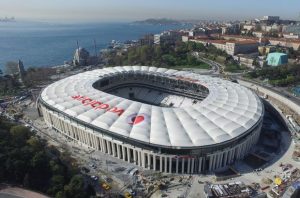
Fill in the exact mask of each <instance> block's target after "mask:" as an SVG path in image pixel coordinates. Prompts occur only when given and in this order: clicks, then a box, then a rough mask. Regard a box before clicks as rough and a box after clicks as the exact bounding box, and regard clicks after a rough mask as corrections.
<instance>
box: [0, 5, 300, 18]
mask: <svg viewBox="0 0 300 198" xmlns="http://www.w3.org/2000/svg"><path fill="white" fill-rule="evenodd" d="M264 15H276V16H280V17H281V18H284V19H296V20H300V0H0V18H1V17H5V16H7V17H11V16H14V17H16V18H17V19H18V20H35V21H61V22H62V21H66V22H67V21H73V22H76V21H78V22H84V21H89V22H94V21H101V22H102V21H103V22H105V21H107V22H111V21H116V22H121V21H133V20H143V19H147V18H172V19H204V20H207V19H213V20H236V19H239V20H244V19H251V18H259V17H261V16H264Z"/></svg>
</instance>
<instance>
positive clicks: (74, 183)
mask: <svg viewBox="0 0 300 198" xmlns="http://www.w3.org/2000/svg"><path fill="white" fill-rule="evenodd" d="M65 159H66V157H65V156H64V154H62V153H60V152H59V151H58V150H56V149H55V148H54V147H49V146H47V144H46V142H45V141H43V140H41V139H39V138H37V137H36V136H34V134H33V133H32V132H31V131H30V130H29V129H28V128H26V127H24V126H20V125H16V124H13V123H10V122H9V121H7V120H5V119H4V118H2V117H1V118H0V182H2V183H10V184H15V185H18V186H21V187H25V188H28V189H32V190H36V191H39V192H42V193H46V194H48V195H50V196H53V197H58V198H84V197H90V196H92V195H95V191H94V189H93V188H92V186H90V185H87V184H86V183H85V182H84V178H83V176H81V175H80V174H78V173H79V170H78V168H77V167H76V166H72V165H70V164H69V161H67V160H65Z"/></svg>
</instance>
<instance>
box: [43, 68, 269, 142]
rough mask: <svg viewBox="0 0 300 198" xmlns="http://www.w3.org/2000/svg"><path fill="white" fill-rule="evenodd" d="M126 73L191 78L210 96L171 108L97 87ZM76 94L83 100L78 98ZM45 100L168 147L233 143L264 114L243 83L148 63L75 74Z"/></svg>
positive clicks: (91, 121) (122, 134) (57, 84)
mask: <svg viewBox="0 0 300 198" xmlns="http://www.w3.org/2000/svg"><path fill="white" fill-rule="evenodd" d="M124 71H127V72H146V73H147V72H151V73H156V74H157V75H161V76H165V77H170V78H171V77H172V78H173V77H175V78H177V79H188V80H191V81H193V82H194V83H198V84H202V85H205V86H206V87H207V88H208V90H209V94H208V96H207V97H206V98H205V99H204V100H203V101H201V102H198V103H197V104H194V105H191V106H184V107H177V108H166V107H158V106H152V105H148V104H143V103H140V102H136V101H132V100H128V99H125V98H121V97H118V96H115V95H111V94H109V93H106V92H103V91H100V90H97V89H95V88H94V87H93V84H94V83H95V82H97V81H98V80H100V79H101V78H102V77H101V76H111V75H115V74H121V73H122V72H124ZM76 97H83V98H79V99H80V100H79V99H78V100H77V98H76ZM74 98H75V99H74ZM41 99H42V100H43V101H44V103H45V104H47V105H49V106H51V107H53V108H56V109H57V110H58V111H61V112H64V113H65V114H67V115H69V116H70V117H74V118H76V119H78V120H80V121H82V122H85V123H86V124H90V125H93V126H95V127H97V128H101V129H104V130H109V131H110V132H111V133H113V134H115V135H119V136H120V137H124V138H130V139H132V140H138V141H141V142H144V143H147V144H154V145H160V146H167V147H169V146H172V147H194V146H206V145H211V144H218V143H222V142H225V141H228V140H230V139H232V138H236V137H238V136H240V135H242V134H243V133H246V132H247V131H249V130H250V129H251V128H252V127H253V126H255V125H256V123H258V122H259V120H260V119H261V117H262V114H263V108H262V103H261V101H260V99H259V98H258V96H257V95H256V94H254V93H253V92H252V91H250V90H248V89H247V88H245V87H242V86H240V85H239V84H236V83H232V82H229V81H225V80H222V79H219V78H213V77H209V76H202V75H198V74H194V73H191V72H187V71H176V70H173V69H166V68H156V67H147V66H123V67H122V66H118V67H108V68H104V69H98V70H93V71H87V72H84V73H80V74H77V75H74V76H70V77H68V78H65V79H62V80H60V81H57V82H55V83H53V84H51V85H49V86H48V87H46V88H45V89H44V91H43V92H42V94H41ZM99 101H101V102H100V103H101V104H100V103H99ZM97 102H98V103H97ZM104 107H105V108H104ZM121 110H123V111H121Z"/></svg>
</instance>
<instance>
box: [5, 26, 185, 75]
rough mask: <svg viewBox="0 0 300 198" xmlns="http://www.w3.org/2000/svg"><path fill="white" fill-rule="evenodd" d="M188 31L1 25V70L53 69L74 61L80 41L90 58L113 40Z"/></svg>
mask: <svg viewBox="0 0 300 198" xmlns="http://www.w3.org/2000/svg"><path fill="white" fill-rule="evenodd" d="M182 28H187V27H186V26H183V25H152V24H137V23H85V24H57V23H45V22H11V23H0V69H2V70H4V66H5V65H6V63H7V62H8V61H17V60H19V59H20V60H22V61H23V63H24V66H25V68H29V67H51V66H56V65H62V64H64V62H65V61H70V60H72V57H73V54H74V51H75V49H76V48H77V41H78V43H79V46H80V47H84V48H86V49H87V50H88V51H89V52H90V54H95V44H94V43H96V52H97V53H98V52H100V50H101V49H105V48H107V47H108V45H109V44H110V43H111V41H112V40H116V41H119V42H124V41H127V40H137V39H139V38H141V37H142V36H143V35H145V34H149V33H152V34H155V33H160V32H162V31H164V30H175V29H182Z"/></svg>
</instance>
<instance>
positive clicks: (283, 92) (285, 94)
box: [198, 56, 300, 106]
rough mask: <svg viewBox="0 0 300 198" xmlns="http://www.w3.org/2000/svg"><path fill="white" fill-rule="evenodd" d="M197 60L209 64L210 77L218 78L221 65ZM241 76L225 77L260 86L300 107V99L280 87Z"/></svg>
mask: <svg viewBox="0 0 300 198" xmlns="http://www.w3.org/2000/svg"><path fill="white" fill-rule="evenodd" d="M198 59H199V60H201V61H203V62H205V63H206V64H209V65H210V66H211V67H212V73H211V75H213V76H219V77H220V75H221V73H220V68H223V67H224V65H221V64H220V63H218V62H215V61H212V60H209V59H206V58H203V57H199V56H198ZM242 74H243V73H229V72H227V76H228V77H229V78H231V79H240V80H243V81H247V82H250V83H253V84H255V85H258V86H261V87H263V88H265V89H269V90H270V91H273V92H275V93H277V94H279V95H281V96H283V97H285V98H287V99H289V100H291V101H292V102H294V103H296V104H297V105H299V106H300V98H299V97H296V96H294V95H293V94H291V93H290V92H288V91H286V90H285V89H283V88H280V87H273V86H270V85H266V84H263V83H260V82H257V81H253V80H250V79H245V78H243V77H242Z"/></svg>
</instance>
